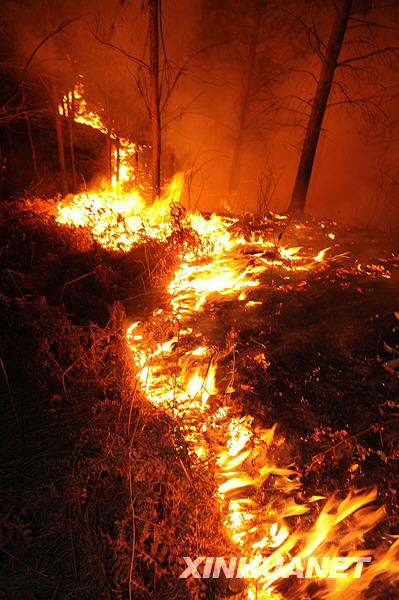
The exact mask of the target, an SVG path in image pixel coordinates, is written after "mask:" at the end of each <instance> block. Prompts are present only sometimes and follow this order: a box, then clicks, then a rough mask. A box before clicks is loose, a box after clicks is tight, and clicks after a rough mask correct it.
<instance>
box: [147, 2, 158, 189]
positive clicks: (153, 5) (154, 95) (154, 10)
mask: <svg viewBox="0 0 399 600" xmlns="http://www.w3.org/2000/svg"><path fill="white" fill-rule="evenodd" d="M159 1H160V0H148V7H149V31H150V111H151V125H152V169H151V173H152V196H153V200H155V198H156V197H157V196H159V195H160V192H161V114H160V107H159Z"/></svg>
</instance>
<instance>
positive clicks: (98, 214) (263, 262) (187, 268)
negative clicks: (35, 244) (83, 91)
mask: <svg viewBox="0 0 399 600" xmlns="http://www.w3.org/2000/svg"><path fill="white" fill-rule="evenodd" d="M88 115H89V116H88ZM90 115H91V113H87V112H86V108H85V103H84V99H83V98H80V109H79V111H78V117H79V118H80V119H86V120H87V119H88V118H89V120H90V119H93V121H94V122H95V125H96V128H98V129H100V130H103V129H101V127H103V124H102V121H101V120H98V118H97V119H96V118H95V116H90ZM81 122H84V121H81ZM127 174H128V172H127ZM183 185H184V178H183V176H182V175H181V174H179V175H177V176H176V177H175V178H174V179H173V181H172V182H171V184H170V185H169V187H167V188H166V190H165V192H164V194H163V196H162V197H161V198H159V199H158V200H157V201H156V202H155V203H153V204H152V205H147V204H146V202H145V201H144V200H143V198H142V196H141V195H140V193H139V192H138V191H137V190H134V191H132V192H129V193H124V192H123V191H122V190H121V189H120V187H118V186H115V187H114V188H113V189H111V190H110V191H108V192H105V191H97V192H89V193H84V194H77V195H76V196H74V197H70V198H67V199H66V201H65V202H62V203H60V205H59V206H58V217H57V218H58V221H59V222H60V223H66V224H69V225H74V226H76V227H84V228H87V229H88V230H90V231H91V233H92V235H93V237H94V238H95V239H96V240H97V241H98V242H99V243H100V244H102V245H103V246H104V247H105V248H108V249H111V250H118V251H123V252H126V251H129V250H130V249H131V248H133V247H134V246H135V245H138V244H140V243H142V241H143V239H145V237H149V238H152V239H156V240H158V241H161V242H162V241H165V240H167V239H168V236H169V235H170V234H171V233H172V231H173V225H172V223H171V219H170V207H171V204H172V202H179V201H180V198H181V194H182V191H183ZM277 218H279V217H278V216H277ZM281 219H282V220H284V219H285V217H281ZM235 223H236V220H234V219H231V218H227V217H221V216H218V215H215V214H213V215H212V216H210V217H209V218H205V217H204V216H202V215H201V214H200V213H198V212H195V213H189V214H187V215H186V216H185V217H183V224H184V225H185V226H187V227H190V228H191V229H192V230H193V231H194V232H195V233H196V234H197V235H198V239H199V240H200V243H199V244H198V247H197V248H195V249H191V250H187V248H185V249H183V250H181V254H180V256H179V257H178V258H179V261H180V262H179V264H178V267H177V268H176V270H175V272H174V274H173V277H172V279H171V281H170V282H169V285H168V286H167V292H168V295H169V302H168V304H167V306H166V307H165V308H162V309H158V310H156V311H154V313H153V315H152V316H151V317H150V319H149V320H148V321H147V322H136V323H133V324H132V325H130V327H129V328H128V330H127V332H126V340H127V344H128V347H129V348H130V351H131V356H132V360H133V361H134V363H135V366H136V370H137V378H138V382H139V386H140V389H141V392H142V393H143V394H144V395H145V396H146V397H147V398H148V399H149V400H150V401H151V402H153V403H154V404H155V405H156V406H159V407H160V409H162V410H166V411H168V412H169V413H170V414H171V415H173V416H175V417H178V418H179V424H180V426H181V427H182V429H183V433H184V436H185V439H186V441H187V443H188V445H189V448H190V450H191V451H192V460H206V459H209V458H212V459H214V460H213V462H212V464H214V465H215V467H214V468H215V477H216V480H217V481H218V490H217V492H216V494H215V501H216V502H217V503H218V504H219V506H220V510H221V512H222V515H223V519H224V525H225V528H226V532H227V534H228V536H229V537H230V539H231V540H232V541H233V542H234V544H235V545H236V546H237V548H238V549H239V551H240V552H241V555H242V556H247V557H249V558H250V560H249V561H248V563H247V564H246V565H245V567H244V568H243V574H244V576H245V575H246V576H247V577H249V575H251V576H252V577H253V575H254V574H255V575H256V581H255V580H253V579H249V580H248V589H247V598H248V600H255V599H256V600H278V599H281V598H282V596H281V595H280V593H279V592H278V591H277V590H276V586H277V584H278V582H279V580H280V578H281V577H280V576H279V575H278V573H277V574H276V573H268V572H266V571H265V569H264V567H263V566H262V561H263V559H264V558H265V557H269V558H271V559H273V560H275V561H276V564H277V563H278V562H279V561H280V560H283V561H284V562H287V560H288V561H289V560H290V558H291V557H292V556H294V555H296V556H299V557H302V558H306V557H309V556H323V557H332V556H346V555H347V556H349V557H350V556H363V555H364V554H365V552H369V553H370V552H371V551H369V550H367V551H365V550H364V549H362V539H363V536H364V534H365V533H366V532H367V531H368V530H370V529H372V528H373V527H375V525H376V524H377V523H378V522H379V521H381V519H382V518H384V511H383V509H382V508H376V507H372V506H370V504H371V503H372V502H374V501H375V499H376V491H375V490H373V491H371V492H364V491H363V492H361V493H355V492H351V493H349V494H348V495H347V496H346V498H344V499H339V498H338V497H333V498H329V499H328V500H327V501H326V502H325V503H324V505H323V506H321V507H320V508H319V513H318V516H317V518H316V520H315V521H314V523H313V524H312V525H309V521H307V522H306V523H307V524H306V525H305V524H304V525H303V527H298V526H297V527H296V528H294V529H293V528H292V523H293V522H294V521H295V522H298V521H297V520H293V519H292V517H298V516H301V515H303V514H305V513H307V512H308V511H309V510H310V503H314V502H317V503H318V502H321V497H317V498H310V499H309V501H308V503H306V504H305V503H304V504H300V503H297V501H296V497H297V493H298V491H299V489H300V482H299V479H298V475H297V473H296V470H295V467H293V466H291V465H290V466H281V465H279V464H278V463H277V462H276V460H275V459H272V458H271V457H272V455H273V456H274V454H275V453H274V452H272V450H273V451H275V450H276V448H278V447H279V446H282V445H283V444H284V438H283V437H282V436H280V437H276V434H275V430H276V426H273V427H271V428H270V429H260V428H259V427H258V426H256V424H255V423H254V419H253V418H252V417H251V416H248V415H246V416H245V415H244V416H243V415H242V414H240V413H239V411H238V409H237V408H236V407H234V405H233V403H232V402H231V399H230V393H231V390H233V389H234V381H233V379H234V374H233V373H232V374H231V381H230V384H229V385H228V386H227V388H226V386H225V387H224V388H223V387H221V384H220V383H219V381H220V380H221V378H219V377H218V353H217V351H216V350H215V349H214V348H213V347H212V346H210V345H208V344H207V340H206V337H205V336H204V335H203V333H202V328H201V316H202V317H203V314H204V312H205V310H206V305H207V303H208V302H211V301H213V302H219V301H221V300H223V301H224V300H226V299H229V300H234V301H235V302H236V303H237V305H239V303H240V302H241V301H244V300H246V299H247V296H248V295H249V294H250V293H251V292H253V291H254V290H256V289H258V288H260V286H261V285H262V277H264V276H265V274H267V273H268V272H270V270H271V267H275V266H278V267H279V268H281V269H282V270H284V272H285V274H286V276H287V277H288V276H289V275H290V273H291V272H299V271H308V270H312V269H317V268H322V264H323V261H326V253H327V251H328V250H330V248H325V249H324V250H321V251H320V252H319V253H318V254H317V255H315V256H312V255H311V254H307V253H306V252H304V251H302V248H301V247H292V248H284V247H276V246H275V245H274V243H273V242H272V241H271V240H267V239H263V237H261V236H260V235H258V236H255V235H253V236H252V237H251V239H249V240H248V239H246V238H245V237H244V236H243V234H242V233H237V231H234V229H233V225H234V224H235ZM333 235H334V234H329V237H330V238H331V239H333V237H332V236H333ZM271 253H273V256H274V258H273V257H270V254H271ZM368 268H370V266H369V265H368ZM257 305H259V302H258V301H253V300H249V301H247V302H246V304H245V306H246V310H247V309H248V310H249V309H251V307H255V306H257ZM194 338H195V339H196V341H193V340H194ZM228 350H229V351H233V350H234V341H232V342H231V344H230V347H229V348H228ZM255 361H256V362H257V364H258V365H259V366H261V367H263V368H265V369H266V368H268V365H269V363H268V361H267V359H266V356H265V354H264V353H259V354H258V355H257V356H255ZM242 389H244V386H242ZM211 397H214V398H215V399H216V401H215V402H210V398H211ZM212 440H217V443H216V442H215V441H212ZM221 447H222V449H221ZM272 497H278V502H277V503H276V504H273V502H272ZM398 552H399V550H398V542H395V543H394V544H392V545H391V546H390V547H389V549H388V550H387V551H386V553H385V556H382V554H381V553H379V552H378V551H377V552H376V553H375V556H376V557H378V560H376V561H374V562H373V563H372V564H371V565H370V566H368V567H367V569H365V574H364V575H363V576H362V577H361V578H359V579H354V578H353V576H351V577H348V578H343V579H325V580H323V585H324V587H323V591H322V592H321V595H320V598H321V597H322V598H323V599H327V600H338V599H343V598H345V600H355V599H356V600H360V598H361V594H362V591H363V590H366V589H367V588H369V587H370V584H371V582H372V580H373V579H374V578H375V577H376V576H377V575H378V574H379V573H382V572H383V573H384V576H385V577H386V579H387V580H389V578H391V577H392V578H393V577H394V574H395V571H397V570H398V567H399V563H398V559H397V554H398ZM298 585H299V586H300V585H302V584H301V582H299V583H298ZM306 585H307V584H306ZM303 586H305V583H304V584H303ZM303 589H304V587H303ZM298 593H299V592H298ZM299 597H302V596H300V594H299V595H298V598H299Z"/></svg>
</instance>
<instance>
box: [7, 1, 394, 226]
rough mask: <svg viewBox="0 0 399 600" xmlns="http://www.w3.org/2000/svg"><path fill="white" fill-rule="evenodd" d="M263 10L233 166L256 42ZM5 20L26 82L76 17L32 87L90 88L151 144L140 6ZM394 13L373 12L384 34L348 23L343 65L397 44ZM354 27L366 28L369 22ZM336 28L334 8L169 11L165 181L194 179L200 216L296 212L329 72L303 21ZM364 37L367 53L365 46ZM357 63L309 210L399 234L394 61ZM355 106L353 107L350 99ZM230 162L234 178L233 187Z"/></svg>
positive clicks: (322, 151) (342, 75)
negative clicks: (324, 73)
mask: <svg viewBox="0 0 399 600" xmlns="http://www.w3.org/2000/svg"><path fill="white" fill-rule="evenodd" d="M261 4H262V7H264V10H263V12H262V14H261V15H260V28H259V35H258V38H257V47H256V58H255V63H254V65H252V67H253V71H252V75H251V81H250V85H249V91H248V97H247V98H246V103H247V104H246V110H245V119H244V121H245V122H244V127H243V132H241V133H242V140H241V147H240V148H239V161H238V162H237V160H236V161H235V159H234V155H235V153H236V154H237V146H238V145H239V144H237V139H238V138H239V137H240V135H241V134H240V121H241V120H242V115H241V113H242V106H243V103H245V102H244V101H245V87H246V84H247V77H248V70H249V69H250V67H251V57H250V53H251V40H253V36H254V27H256V23H257V18H259V13H258V12H257V10H258V9H259V6H260V5H261ZM311 5H312V6H311ZM312 7H313V8H312ZM2 9H3V10H2V17H1V22H2V30H3V49H6V51H7V52H8V53H9V55H10V56H9V57H8V58H7V60H8V63H9V64H11V63H12V65H13V68H14V69H15V70H16V71H17V72H19V73H20V72H21V71H22V69H23V66H24V65H26V61H27V60H28V58H29V57H30V56H31V54H32V52H33V50H34V49H35V48H36V47H37V45H38V44H39V43H40V42H41V41H42V40H43V39H44V38H45V36H46V35H47V34H48V33H49V32H51V31H54V30H55V29H56V28H57V27H59V26H60V24H62V23H63V22H67V21H68V20H70V19H73V18H75V17H80V18H79V19H78V20H76V21H75V22H73V23H71V24H69V25H67V26H66V27H65V28H64V29H63V30H62V31H60V32H58V33H57V34H55V35H54V36H52V37H51V38H50V39H49V40H48V41H47V42H46V43H45V44H43V46H42V47H41V48H40V50H39V51H38V52H37V54H36V55H35V57H34V59H33V60H32V62H31V65H30V68H29V71H28V74H27V78H26V79H27V81H28V82H29V81H32V80H34V79H35V78H38V77H39V78H41V79H42V80H43V81H45V82H48V84H47V85H48V89H49V90H50V87H51V86H50V81H51V79H52V78H53V79H55V81H56V85H57V92H58V94H61V93H62V92H65V91H66V90H67V89H68V88H70V87H71V86H72V85H73V84H74V83H75V82H76V81H77V80H79V81H83V82H84V85H85V88H86V90H87V96H88V99H89V101H90V103H92V104H93V106H95V107H97V108H100V107H102V108H103V109H104V111H105V114H106V117H107V119H108V120H109V121H110V122H111V123H112V124H113V125H114V127H115V128H116V129H117V131H118V132H119V133H120V134H121V135H124V136H128V137H130V138H131V139H132V140H135V141H138V142H141V143H146V142H150V122H149V116H148V97H147V83H146V67H145V66H143V65H141V66H140V63H141V61H142V62H144V63H145V62H147V61H148V39H147V38H148V35H147V33H148V27H147V13H146V6H145V3H144V2H137V1H131V2H128V1H122V0H119V1H117V0H109V1H107V2H106V3H105V2H102V3H99V2H98V1H97V0H83V1H82V2H79V3H78V2H76V1H73V0H66V1H63V2H61V1H60V0H55V1H53V2H50V1H49V0H47V1H43V0H30V1H29V2H27V1H22V0H21V1H17V0H7V1H5V2H3V6H2ZM393 10H394V9H386V10H382V9H381V10H376V11H375V12H370V13H367V18H368V19H370V20H371V21H375V22H377V21H378V22H379V23H380V24H381V25H382V27H372V28H371V29H370V28H368V29H367V31H366V33H365V32H364V31H363V30H362V33H361V35H360V34H359V35H358V28H356V27H355V25H356V24H357V25H359V22H358V23H356V21H353V23H352V27H353V29H351V30H350V31H349V32H348V34H347V37H346V46H345V48H344V49H343V57H344V58H345V57H348V56H353V53H354V54H356V53H364V52H365V48H366V47H369V48H372V47H373V44H374V47H382V46H384V45H386V46H388V45H390V46H395V44H396V40H397V29H396V26H397V23H396V20H395V19H396V14H395V13H394V12H393ZM355 17H356V18H358V19H364V18H366V13H365V12H362V13H356V15H355ZM331 18H332V17H331V6H330V4H329V3H325V2H319V3H309V2H307V1H305V0H297V1H295V2H283V1H281V2H276V3H273V5H272V4H271V3H269V4H268V3H261V2H260V0H251V1H250V2H240V1H238V0H234V1H231V0H218V1H217V2H215V1H212V2H210V1H208V0H164V2H163V3H162V35H161V44H160V53H161V63H162V69H161V80H162V107H163V111H162V121H163V139H164V150H165V154H164V172H165V175H171V174H172V171H174V170H179V169H183V170H185V171H186V172H187V173H188V180H189V196H188V200H187V201H188V202H189V203H190V205H191V207H199V208H201V209H203V210H215V209H219V210H220V209H226V208H227V206H228V205H229V206H230V207H231V209H232V210H233V211H235V212H245V211H254V210H255V211H256V210H261V211H265V210H268V209H270V210H273V211H277V212H278V211H283V210H285V209H286V208H287V206H288V203H289V198H290V193H291V190H292V187H293V183H294V179H295V174H296V167H297V164H298V159H299V151H300V146H301V142H302V140H303V136H304V126H305V125H306V122H307V117H306V113H309V100H310V99H311V98H312V96H313V94H314V91H315V85H316V83H315V76H316V77H317V75H318V71H319V68H320V62H319V59H318V57H317V55H316V53H315V52H314V51H313V50H312V48H311V47H310V46H309V43H308V31H307V30H306V28H305V27H304V23H305V24H310V25H312V22H314V23H315V24H316V26H317V32H318V34H319V36H320V38H321V39H322V40H326V39H328V32H329V29H330V27H331ZM312 19H313V21H312ZM362 36H363V37H365V38H366V42H367V43H366V46H365V45H364V44H363V45H362V44H361V43H360V41H358V40H359V39H360V37H362ZM313 41H314V39H313ZM322 49H323V46H321V50H322ZM354 64H355V63H354ZM357 65H358V66H359V67H361V69H360V70H357V71H356V72H354V70H353V69H351V68H349V67H347V68H342V69H341V70H340V72H339V73H338V74H337V81H336V84H335V87H334V90H333V94H332V97H331V107H330V108H329V109H328V112H327V115H326V118H325V121H324V123H323V132H322V135H321V140H320V144H319V148H318V152H317V156H316V161H315V165H314V171H313V176H312V182H311V187H310V192H309V201H308V211H309V212H311V213H312V214H315V215H316V216H322V217H326V218H332V219H339V220H343V221H344V222H346V223H348V224H352V225H359V226H365V225H367V226H369V225H370V226H378V227H382V228H385V229H389V228H391V229H392V228H395V227H397V226H398V224H399V208H398V204H397V202H396V201H395V200H394V198H396V195H397V182H398V179H399V177H398V174H397V171H398V169H397V163H398V160H397V159H398V157H397V147H396V143H395V139H396V138H397V120H398V118H397V117H398V110H397V108H396V106H395V102H394V94H393V91H392V77H393V69H392V64H391V63H390V61H389V60H387V59H384V58H382V59H381V57H375V59H372V62H367V63H363V62H359V63H357ZM383 88H385V96H384V94H383ZM49 93H50V92H49ZM390 95H391V96H392V98H391V99H389V96H390ZM349 98H350V99H351V100H353V101H352V102H350V103H348V102H346V103H344V102H343V101H344V100H348V99H349ZM241 124H242V123H241ZM236 158H237V157H236ZM234 162H235V163H236V165H237V164H238V170H239V175H238V177H237V179H238V182H235V185H232V179H233V180H234V176H233V177H232V171H233V172H234V168H233V169H232V165H233V167H234Z"/></svg>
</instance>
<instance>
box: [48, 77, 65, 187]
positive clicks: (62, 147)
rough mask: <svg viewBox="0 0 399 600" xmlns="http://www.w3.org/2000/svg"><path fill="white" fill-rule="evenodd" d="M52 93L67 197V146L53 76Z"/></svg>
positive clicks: (59, 153) (62, 184) (60, 164)
mask: <svg viewBox="0 0 399 600" xmlns="http://www.w3.org/2000/svg"><path fill="white" fill-rule="evenodd" d="M51 91H52V94H53V111H54V127H55V134H56V138H57V152H58V166H59V167H60V173H61V188H62V193H63V194H64V195H65V194H66V193H67V192H68V182H67V176H66V167H65V145H64V135H63V132H62V123H61V118H60V113H59V112H58V95H57V90H56V87H55V81H54V76H51Z"/></svg>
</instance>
